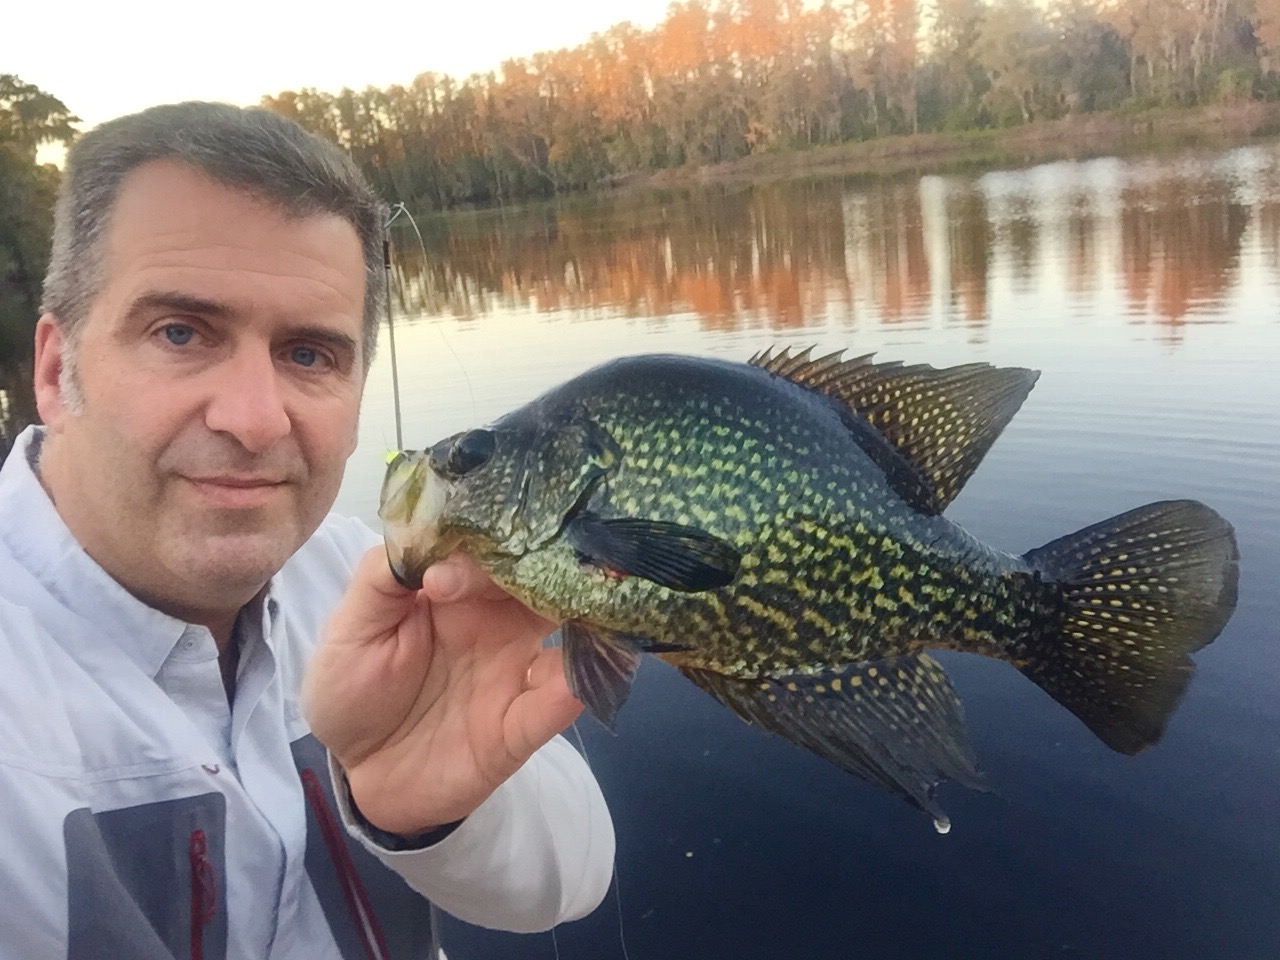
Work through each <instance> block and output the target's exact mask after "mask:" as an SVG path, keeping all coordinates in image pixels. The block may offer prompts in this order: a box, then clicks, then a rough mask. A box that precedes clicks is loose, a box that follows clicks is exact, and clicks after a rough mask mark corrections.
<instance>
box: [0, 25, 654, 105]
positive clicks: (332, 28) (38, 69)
mask: <svg viewBox="0 0 1280 960" xmlns="http://www.w3.org/2000/svg"><path fill="white" fill-rule="evenodd" d="M46 2H48V0H46ZM669 2H670V0H543V2H541V3H538V2H535V0H381V2H378V3H355V4H352V3H348V4H343V5H342V6H338V5H337V4H332V3H310V4H307V3H298V2H296V0H295V2H280V0H257V2H252V0H213V2H200V0H196V2H187V3H183V2H175V0H163V2H161V0H117V2H106V3H103V2H101V0H92V2H87V0H63V2H61V3H58V2H51V3H49V5H48V6H45V5H44V3H39V2H24V3H12V4H6V8H7V9H6V10H5V12H4V14H3V15H2V16H0V73H16V74H17V75H18V76H19V77H21V78H22V80H24V81H25V82H27V83H34V84H35V85H36V86H38V87H40V88H41V89H42V90H44V91H46V92H47V93H51V94H53V95H54V96H56V97H58V98H59V99H61V100H62V102H63V103H65V104H66V105H67V106H68V107H69V108H70V109H71V111H72V112H73V113H75V114H76V115H77V116H79V117H80V118H81V119H82V120H83V121H84V123H83V124H82V126H81V129H82V130H84V129H88V128H89V127H92V126H93V125H95V124H98V123H101V122H102V121H104V120H109V119H111V118H112V117H117V116H121V115H122V114H126V113H132V112H133V111H135V110H140V109H142V108H144V107H148V106H151V105H153V104H157V103H165V102H170V101H176V100H192V99H202V100H224V101H228V102H230V103H236V104H241V105H246V104H254V103H257V102H258V100H259V99H260V98H261V97H262V96H263V95H264V94H268V93H279V92H280V91H282V90H290V89H294V90H296V89H298V88H301V87H316V88H319V89H321V90H326V91H331V92H336V91H338V90H340V89H341V88H342V87H344V86H346V87H352V88H355V89H360V88H363V87H366V86H376V87H387V86H390V85H391V84H395V83H400V84H408V83H409V82H410V81H411V80H412V79H413V78H414V77H415V76H417V75H418V74H420V73H424V72H427V71H434V72H436V73H447V74H452V75H454V76H456V77H459V78H462V77H466V76H468V75H470V74H472V73H475V72H482V71H487V70H492V69H496V68H497V67H498V66H499V65H500V64H501V63H502V61H503V60H506V59H510V58H511V57H519V56H527V55H529V54H533V53H536V52H538V51H540V50H554V49H558V48H560V47H572V46H576V45H577V44H579V43H582V42H583V41H585V40H587V39H588V38H590V36H591V34H593V33H597V32H600V31H603V30H607V29H608V28H609V27H610V26H612V25H613V24H615V23H618V22H621V21H623V20H630V21H631V22H632V23H634V24H636V26H638V27H641V28H644V29H648V28H650V27H652V26H654V25H655V24H657V23H658V22H660V21H661V20H662V19H663V17H664V16H665V15H666V9H667V6H668V3H669ZM322 11H335V12H322Z"/></svg>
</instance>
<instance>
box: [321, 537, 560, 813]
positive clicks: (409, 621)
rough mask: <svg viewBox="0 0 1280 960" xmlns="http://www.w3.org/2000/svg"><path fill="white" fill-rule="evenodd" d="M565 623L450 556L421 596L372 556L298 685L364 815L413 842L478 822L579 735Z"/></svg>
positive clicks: (380, 556)
mask: <svg viewBox="0 0 1280 960" xmlns="http://www.w3.org/2000/svg"><path fill="white" fill-rule="evenodd" d="M556 626H557V624H555V623H553V622H551V621H550V620H545V619H543V618H542V617H540V616H538V615H537V614H536V613H533V612H532V611H531V610H529V609H528V608H526V607H524V606H523V605H522V604H520V603H519V602H518V601H516V600H515V599H513V598H512V597H511V596H509V595H508V594H506V593H504V592H503V591H502V590H501V589H500V588H498V587H497V586H496V585H495V584H494V583H493V581H491V580H490V579H489V577H488V576H487V575H486V574H485V573H484V572H483V571H482V570H481V569H480V568H479V567H477V566H476V565H475V564H474V563H472V562H471V561H469V560H467V559H466V558H464V557H461V556H454V557H450V558H449V559H448V560H445V561H444V562H442V563H438V564H436V565H435V566H433V567H431V568H430V569H429V570H427V572H426V575H425V577H424V578H423V584H422V589H421V590H420V591H417V592H414V591H412V590H407V589H405V588H404V587H402V586H400V585H399V584H398V583H396V581H395V578H394V577H393V576H392V575H391V571H390V569H389V568H388V565H387V557H386V553H385V551H384V550H383V549H382V548H381V547H378V548H375V549H373V550H370V551H369V553H367V554H366V555H365V557H364V559H363V560H362V561H361V562H360V566H359V567H358V568H357V569H356V573H355V577H354V579H353V580H352V582H351V586H350V588H349V589H348V590H347V594H346V596H345V597H344V598H343V601H342V603H341V604H340V605H339V606H338V608H337V610H336V611H335V612H334V615H333V617H332V619H331V620H330V621H329V626H328V629H327V630H326V632H325V639H324V642H323V644H322V645H321V647H320V649H319V650H318V651H317V652H316V655H315V658H314V659H313V661H312V663H311V666H310V668H309V669H308V672H307V678H306V681H305V683H304V685H303V708H304V711H305V713H306V716H307V719H308V721H309V722H310V724H311V730H312V732H313V733H314V734H315V735H316V737H317V738H318V739H319V740H320V741H321V742H322V743H323V744H325V746H327V747H328V748H329V751H330V752H331V753H332V754H333V756H334V758H335V759H336V760H337V761H338V763H339V764H340V765H341V767H342V769H343V770H344V771H346V774H347V780H348V782H349V783H350V784H351V793H352V796H353V798H354V799H355V801H356V805H357V806H358V807H359V808H360V812H361V814H363V815H364V817H365V819H366V820H368V821H369V822H370V823H371V824H373V825H374V826H375V827H378V828H380V829H382V830H386V831H388V832H389V833H396V834H402V835H405V836H412V835H414V834H418V833H423V832H425V831H427V830H430V829H432V828H433V827H438V826H441V825H443V824H446V823H451V822H453V821H455V820H460V819H462V818H463V817H465V816H467V815H468V814H470V813H471V811H473V810H474V809H475V808H476V807H478V806H479V805H480V804H481V803H482V802H483V801H484V800H485V798H487V797H488V796H489V794H491V793H492V792H493V791H494V790H495V789H496V788H497V786H498V785H499V784H500V783H502V782H503V781H504V780H506V779H507V778H508V777H510V776H511V774H513V773H515V771H516V770H517V769H518V768H519V767H520V765H521V764H523V763H524V762H525V761H526V760H527V759H529V757H530V756H531V755H532V754H533V753H534V751H536V750H537V749H538V748H539V747H541V746H542V745H543V744H545V743H546V742H547V741H548V740H550V739H551V738H552V737H553V736H555V734H557V733H559V732H560V731H561V730H564V729H565V728H566V727H567V726H569V724H571V723H572V722H573V721H574V720H575V719H576V718H577V716H578V714H579V713H580V712H581V710H582V704H581V703H579V702H578V701H577V700H576V699H574V697H573V695H572V694H570V693H569V688H568V686H567V685H566V683H565V679H564V668H563V667H562V665H561V654H560V651H559V650H558V649H555V648H548V649H543V646H542V642H543V640H544V639H545V638H546V636H547V635H548V634H549V633H551V631H552V630H554V629H555V628H556Z"/></svg>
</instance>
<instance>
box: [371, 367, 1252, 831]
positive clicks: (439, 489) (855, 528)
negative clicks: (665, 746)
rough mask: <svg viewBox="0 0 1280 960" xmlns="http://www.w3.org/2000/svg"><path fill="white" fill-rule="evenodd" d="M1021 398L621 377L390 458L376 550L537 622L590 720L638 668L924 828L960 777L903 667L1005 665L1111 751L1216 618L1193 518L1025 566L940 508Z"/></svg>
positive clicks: (1206, 531)
mask: <svg viewBox="0 0 1280 960" xmlns="http://www.w3.org/2000/svg"><path fill="white" fill-rule="evenodd" d="M1035 378H1036V374H1035V373H1034V372H1033V371H1028V370H1021V369H1018V368H1008V369H997V368H992V367H989V366H986V365H983V364H966V365H963V366H959V367H952V368H947V369H942V370H937V369H934V368H932V367H925V366H904V365H902V364H900V363H885V364H877V363H874V362H872V359H871V358H870V357H859V358H856V359H854V360H849V361H845V360H843V359H841V357H840V356H839V355H833V356H830V357H824V358H819V359H817V360H812V359H810V357H809V354H808V352H807V351H806V352H804V353H801V354H791V353H790V352H788V351H783V352H782V353H779V354H776V355H774V354H772V353H768V352H767V353H765V354H763V355H761V356H759V357H757V358H754V359H753V360H752V362H751V363H750V364H748V365H744V364H734V363H727V362H724V361H719V360H708V359H701V358H692V357H678V356H652V357H630V358H624V359H622V360H618V361H615V362H612V363H609V364H606V365H604V366H602V367H598V368H596V369H594V370H592V371H588V372H587V373H585V374H583V375H581V376H579V377H576V378H574V379H573V380H570V381H568V382H567V383H565V384H562V385H561V386H559V387H556V388H554V389H553V390H551V391H549V392H548V393H546V394H544V395H543V396H542V397H540V398H538V399H536V400H534V401H533V402H531V403H529V404H526V405H525V406H524V407H521V408H519V409H517V410H515V411H512V412H511V413H510V414H508V415H506V416H504V417H502V418H500V419H498V420H497V421H495V422H494V423H493V424H491V425H490V426H489V427H487V428H482V429H477V430H471V431H465V432H463V433H461V434H458V435H456V436H454V437H450V438H447V439H446V440H443V441H441V442H440V443H438V444H436V445H435V446H434V447H432V448H431V449H430V450H428V451H424V452H422V453H420V454H409V455H402V456H401V457H399V458H397V460H396V461H395V462H393V463H392V465H391V466H390V468H389V470H388V478H387V482H386V483H385V484H384V490H383V502H382V507H381V509H380V513H381V515H382V516H383V518H384V520H385V521H386V522H387V524H388V540H387V545H388V554H389V557H390V559H391V562H392V568H393V570H394V571H395V572H396V575H397V577H399V578H400V579H401V581H402V582H404V583H406V584H407V585H410V586H412V585H414V584H416V583H420V582H421V573H422V570H423V569H425V566H426V565H428V564H429V563H431V562H433V561H434V560H435V559H439V558H441V557H443V556H444V555H446V554H447V553H448V552H450V551H452V550H455V549H460V550H463V551H465V552H467V553H469V554H470V555H471V556H472V557H473V558H474V559H475V560H476V561H477V562H479V563H480V564H482V565H483V566H484V567H485V568H486V569H488V570H489V572H490V573H491V575H492V576H493V577H494V579H495V580H496V581H497V582H498V583H500V584H501V585H502V586H503V587H505V588H506V589H507V590H508V591H510V592H511V593H512V594H514V595H515V596H516V597H518V598H519V599H521V600H523V601H524V602H525V603H527V604H528V605H529V606H530V607H532V608H533V609H535V610H537V611H539V612H540V613H542V614H544V615H545V616H548V617H551V618H554V619H556V620H559V621H561V622H562V623H563V630H562V633H563V646H564V658H565V669H566V678H567V680H568V682H569V685H570V688H571V689H572V690H573V692H574V693H575V694H576V695H578V696H579V697H580V698H581V699H583V701H584V702H585V703H586V704H587V706H588V707H589V708H590V709H591V710H592V711H593V712H595V713H596V715H597V716H599V717H600V718H601V719H602V720H603V721H605V722H606V723H609V724H612V722H613V720H614V718H615V716H616V715H617V712H618V710H619V709H620V707H621V706H622V704H623V703H624V702H625V700H626V697H627V695H628V692H629V690H630V685H631V681H632V678H633V676H634V672H635V669H636V667H637V666H638V663H639V660H640V656H641V653H642V652H644V651H649V652H652V653H654V654H656V655H657V656H660V657H662V658H663V659H665V660H667V661H668V662H669V663H671V664H673V665H674V666H676V667H677V668H678V669H679V670H680V671H681V672H683V673H684V675H685V676H686V677H688V678H689V679H690V680H691V681H693V682H694V683H695V684H696V685H698V686H699V687H701V688H702V689H703V690H705V691H707V692H708V693H710V694H711V695H712V696H714V697H716V698H717V699H718V700H720V701H721V702H722V703H723V704H725V705H726V706H728V707H729V708H730V709H732V710H733V711H734V712H735V713H737V714H738V715H739V716H741V717H742V718H743V719H745V720H747V721H748V722H750V723H752V724H754V725H756V726H759V727H761V728H763V729H765V730H768V731H771V732H773V733H777V734H779V735H781V736H783V737H786V738H787V739H789V740H791V741H792V742H794V743H796V744H797V745H799V746H802V747H805V748H806V749H809V750H811V751H813V752H814V753H816V754H818V755H819V756H821V757H823V758H824V759H826V760H829V761H830V762H832V763H835V764H837V765H838V766H840V767H842V768H843V769H845V770H848V771H849V772H851V773H854V774H856V775H858V776H861V777H864V778H865V779H867V780H870V781H871V782H873V783H876V784H878V785H880V786H882V787H884V788H886V789H889V790H892V791H894V792H896V793H899V794H900V795H902V796H903V797H905V798H906V799H907V800H909V801H910V802H911V803H913V804H914V805H916V806H918V807H920V808H922V809H924V810H926V811H928V812H929V813H931V814H932V815H933V816H934V818H935V823H936V824H937V825H938V826H939V829H943V828H944V827H945V825H946V823H947V821H946V818H945V816H944V815H943V814H942V812H941V810H940V809H939V808H938V806H937V803H936V800H935V793H936V788H937V786H938V784H939V783H940V782H941V781H942V780H944V779H952V780H956V781H958V782H960V783H963V784H965V785H967V786H970V787H974V788H977V789H982V788H983V780H982V777H981V774H980V773H979V771H978V768H977V763H976V760H975V758H974V757H973V753H972V750H971V748H970V747H969V744H968V741H967V737H966V734H965V732H964V723H963V715H962V709H961V706H960V703H959V700H958V698H957V697H956V695H955V692H954V690H953V689H952V688H951V686H950V683H949V681H948V680H947V678H946V675H945V673H944V672H943V670H942V668H941V666H940V665H938V664H937V663H936V662H935V661H934V660H932V659H931V658H930V657H929V656H928V655H927V653H925V652H924V651H925V650H927V649H938V648H942V649H954V650H961V651H966V652H970V653H979V654H983V655H985V656H989V657H994V658H997V659H1001V660H1005V661H1007V662H1009V663H1012V664H1013V665H1014V666H1016V667H1017V668H1018V669H1019V670H1021V671H1022V672H1023V673H1024V674H1025V675H1026V676H1028V677H1029V678H1031V679H1032V680H1033V681H1035V682H1036V683H1037V684H1039V685H1040V686H1041V687H1042V688H1043V689H1045V690H1046V691H1047V692H1048V693H1049V694H1050V695H1051V696H1053V697H1054V698H1055V699H1057V700H1058V701H1059V702H1060V703H1062V704H1063V705H1064V706H1066V707H1067V708H1068V709H1070V710H1071V711H1072V712H1073V713H1074V714H1075V715H1076V716H1077V717H1079V718H1080V719H1081V720H1083V721H1084V722H1085V723H1086V724H1087V725H1088V726H1089V728H1090V729H1091V730H1092V731H1093V732H1094V733H1095V734H1097V735H1098V736H1099V737H1100V738H1101V739H1102V740H1103V741H1104V742H1105V743H1107V744H1108V745H1109V746H1111V747H1113V748H1114V749H1116V750H1119V751H1121V752H1125V753H1135V752H1137V751H1139V750H1141V749H1144V748H1146V747H1147V746H1150V745H1151V744H1152V743H1155V742H1156V741H1157V740H1158V739H1159V738H1160V735H1161V733H1162V731H1163V728H1164V724H1165V722H1166V721H1167V719H1168V716H1169V715H1170V713H1171V712H1172V711H1173V709H1174V708H1175V707H1176V705H1177V702H1178V700H1179V698H1180V697H1181V695H1182V692H1183V690H1184V689H1185V687H1186V684H1187V682H1188V680H1189V678H1190V674H1191V670H1192V664H1191V661H1190V659H1189V658H1188V654H1189V653H1192V652H1194V651H1196V650H1198V649H1200V648H1201V647H1203V646H1204V645H1205V644H1207V643H1208V642H1210V641H1211V640H1212V639H1213V638H1214V637H1216V636H1217V634H1218V633H1219V632H1220V631H1221V629H1222V628H1223V626H1224V625H1225V624H1226V622H1227V619H1228V618H1229V617H1230V615H1231V612H1232V611H1233V610H1234V606H1235V597H1236V581H1237V560H1238V551H1237V550H1236V546H1235V538H1234V533H1233V531H1232V529H1231V527H1230V525H1229V524H1227V523H1226V521H1224V520H1223V519H1222V518H1221V517H1220V516H1218V515H1217V514H1216V513H1214V512H1213V511H1212V510H1210V509H1209V508H1208V507H1205V506H1204V505H1203V504H1199V503H1195V502H1194V501H1165V502H1161V503H1153V504H1148V505H1146V506H1144V507H1139V508H1137V509H1135V510H1132V511H1129V512H1128V513H1126V514H1121V515H1120V516H1117V517H1113V518H1111V519H1109V520H1106V521H1102V522H1101V523H1099V524H1095V525H1094V526H1092V527H1089V528H1086V529H1085V530H1082V531H1079V532H1078V533H1076V534H1071V535H1069V536H1067V537H1063V538H1061V539H1060V540H1057V541H1054V542H1053V543H1051V544H1047V545H1045V546H1044V547H1041V548H1038V549H1036V550H1033V551H1030V552H1029V553H1027V554H1025V555H1023V556H1015V555H1013V554H1009V553H1004V552H1001V551H998V550H994V549H992V548H990V547H988V546H985V545H984V544H982V543H981V542H979V541H978V540H977V539H975V538H974V537H973V536H971V535H970V534H969V533H968V532H966V531H965V530H963V529H962V528H960V527H959V526H958V525H956V524H955V523H953V522H951V521H950V520H948V519H947V518H945V517H944V516H942V512H943V510H945V508H946V506H947V505H948V504H949V503H950V501H951V500H952V499H953V498H954V496H955V495H956V494H957V493H958V491H959V490H960V489H961V488H962V487H963V485H964V483H965V481H966V480H967V479H968V477H969V476H970V475H971V474H972V472H973V471H974V470H975V469H976V468H977V465H978V464H979V462H980V461H981V458H982V456H983V455H984V454H985V452H986V450H987V449H988V448H989V447H990V445H991V444H992V443H993V442H994V441H995V439H996V437H997V436H998V435H999V433H1000V431H1001V430H1002V429H1003V427H1004V426H1005V424H1007V423H1008V422H1009V420H1010V419H1011V418H1012V416H1013V415H1014V413H1016V411H1017V409H1018V407H1019V406H1020V404H1021V403H1022V401H1023V400H1024V399H1025V397H1026V395H1027V393H1028V392H1029V391H1030V389H1031V387H1032V385H1033V384H1034V382H1035Z"/></svg>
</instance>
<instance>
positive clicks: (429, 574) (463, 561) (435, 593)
mask: <svg viewBox="0 0 1280 960" xmlns="http://www.w3.org/2000/svg"><path fill="white" fill-rule="evenodd" d="M422 591H423V593H424V594H425V595H426V597H427V599H429V600H430V601H431V602H432V603H458V602H460V601H463V600H504V599H506V598H507V597H508V596H509V594H507V592H506V591H504V590H503V589H502V588H501V587H500V586H498V585H497V584H496V583H494V582H493V580H492V579H491V578H490V576H489V574H488V573H486V572H485V570H484V568H483V567H481V566H480V565H479V564H477V563H476V562H475V561H474V560H472V559H471V558H470V557H468V556H467V555H466V554H462V553H454V554H451V555H450V556H449V557H447V558H446V559H444V560H442V561H440V562H439V563H436V564H432V565H431V566H430V567H428V568H427V570H426V572H425V573H423V575H422Z"/></svg>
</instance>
